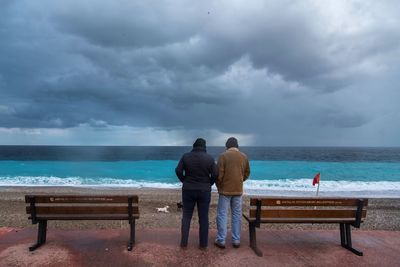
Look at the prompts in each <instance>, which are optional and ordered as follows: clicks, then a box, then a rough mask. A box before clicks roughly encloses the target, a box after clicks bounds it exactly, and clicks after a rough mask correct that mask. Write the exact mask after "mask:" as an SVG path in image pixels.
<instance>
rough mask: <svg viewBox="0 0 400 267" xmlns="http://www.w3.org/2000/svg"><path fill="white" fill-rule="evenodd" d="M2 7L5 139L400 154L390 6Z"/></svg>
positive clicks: (0, 105) (398, 49) (396, 25)
mask: <svg viewBox="0 0 400 267" xmlns="http://www.w3.org/2000/svg"><path fill="white" fill-rule="evenodd" d="M0 5H1V7H0V40H2V42H0V128H3V129H12V128H22V129H36V128H38V129H39V128H40V129H46V128H48V129H65V130H66V131H67V130H68V129H72V128H74V127H75V128H76V127H83V126H84V127H88V128H93V129H98V130H101V131H104V130H110V129H115V128H113V127H136V128H143V129H144V128H146V127H152V128H153V129H159V131H165V132H167V133H171V135H174V134H177V133H178V132H184V131H187V132H189V133H190V135H195V134H196V133H197V134H207V133H208V134H210V133H211V132H212V133H221V134H224V133H227V134H228V133H232V134H242V135H247V136H252V141H249V143H253V144H269V145H274V144H276V145H284V144H288V145H314V144H315V145H341V144H345V145H352V144H354V145H368V144H371V145H380V144H382V145H399V143H398V140H396V139H395V138H393V137H392V136H394V134H392V133H399V131H400V129H399V126H398V125H397V124H396V123H394V121H395V119H397V118H399V116H400V115H399V114H400V108H399V107H398V104H397V99H399V98H398V97H399V94H400V93H399V91H398V89H397V84H398V81H399V78H398V77H400V76H399V75H398V74H399V67H400V64H399V63H400V62H399V58H400V21H399V19H398V16H397V14H396V12H395V11H394V10H398V8H399V4H398V3H397V2H395V1H381V2H379V3H375V2H373V1H364V2H362V3H360V2H357V1H354V2H353V1H326V2H325V3H324V5H321V4H320V3H319V2H318V1H303V2H299V3H293V2H292V1H279V2H276V1H260V2H257V1H256V2H255V3H252V4H251V5H250V4H248V3H244V2H243V3H240V2H235V3H231V2H229V1H226V2H224V1H222V2H218V3H214V2H211V1H210V2H201V3H196V2H193V3H190V4H188V3H187V1H168V2H161V3H160V2H159V1H150V2H149V1H146V2H140V1H125V0H120V1H112V2H110V1H85V2H84V3H82V2H81V1H56V2H54V1H39V2H32V1H2V3H1V4H0ZM396 8H397V9H396ZM388 121H389V122H390V121H393V123H390V125H389V126H387V123H388ZM379 127H382V128H383V127H388V128H386V130H384V131H385V133H386V135H387V136H389V137H388V138H387V140H385V142H381V138H380V136H381V135H379V134H378V133H376V131H371V129H375V128H379ZM136 128H135V129H136ZM118 129H119V128H118ZM367 129H368V131H367ZM183 135H184V134H183ZM210 135H211V136H213V138H217V136H216V135H217V134H210ZM354 135H362V137H358V138H354ZM179 136H180V137H179V138H184V137H183V136H182V134H181V133H179ZM343 140H348V141H346V142H344V141H343ZM359 140H362V141H360V142H358V141H359Z"/></svg>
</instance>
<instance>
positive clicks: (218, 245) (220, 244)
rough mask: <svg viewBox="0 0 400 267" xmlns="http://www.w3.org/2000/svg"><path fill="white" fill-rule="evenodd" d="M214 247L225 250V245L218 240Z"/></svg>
mask: <svg viewBox="0 0 400 267" xmlns="http://www.w3.org/2000/svg"><path fill="white" fill-rule="evenodd" d="M214 245H216V246H217V247H219V248H222V249H224V248H225V244H224V243H221V242H219V241H218V240H215V242H214Z"/></svg>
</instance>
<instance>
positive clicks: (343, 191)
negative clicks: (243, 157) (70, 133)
mask: <svg viewBox="0 0 400 267" xmlns="http://www.w3.org/2000/svg"><path fill="white" fill-rule="evenodd" d="M1 148H2V149H1ZM246 149H247V150H246ZM18 150H19V151H18ZM38 150H39V151H38ZM41 150H42V151H41ZM78 150H79V151H78ZM100 150H101V153H100V154H101V155H99V153H95V152H99V151H100ZM189 150H190V147H169V148H168V147H151V148H146V147H130V148H129V147H119V148H118V147H112V148H110V147H108V148H104V147H102V148H99V147H85V148H82V147H74V148H71V147H41V148H38V147H9V146H8V147H0V186H3V187H4V186H85V187H139V188H140V187H156V188H179V187H180V183H179V180H178V179H177V178H176V176H175V173H174V169H175V167H176V165H177V162H178V160H179V157H180V156H181V155H182V153H184V152H186V151H189ZM242 150H243V151H244V152H246V153H247V154H248V156H249V158H250V167H251V176H250V179H249V180H248V181H246V183H245V192H246V193H248V194H286V195H291V194H300V195H313V194H315V191H316V187H313V186H312V178H313V177H314V175H315V174H316V173H317V172H320V173H321V183H320V193H321V194H322V195H354V194H357V195H367V196H376V197H385V196H386V197H400V160H399V158H400V156H399V154H400V153H399V152H400V149H389V151H388V152H387V153H385V152H384V151H383V150H384V149H380V150H379V149H375V150H376V153H375V156H374V149H372V150H371V149H359V148H358V149H353V150H349V149H345V148H341V149H338V148H325V149H322V148H279V149H277V148H243V149H242ZM274 150H275V151H274ZM49 151H50V152H49ZM209 151H210V153H211V154H212V155H213V156H214V157H215V158H217V156H218V154H219V153H220V152H222V151H223V148H211V149H209ZM288 154H290V155H288ZM74 155H75V157H74ZM277 157H278V158H277ZM74 158H75V159H76V160H74Z"/></svg>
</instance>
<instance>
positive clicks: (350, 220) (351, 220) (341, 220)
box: [248, 218, 363, 224]
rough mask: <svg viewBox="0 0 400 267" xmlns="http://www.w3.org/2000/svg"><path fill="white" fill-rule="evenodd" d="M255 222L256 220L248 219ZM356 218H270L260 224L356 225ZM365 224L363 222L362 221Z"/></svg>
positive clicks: (262, 220)
mask: <svg viewBox="0 0 400 267" xmlns="http://www.w3.org/2000/svg"><path fill="white" fill-rule="evenodd" d="M248 219H249V220H250V221H252V222H255V221H256V218H248ZM354 221H355V219H354V218H303V219H302V218H269V219H261V220H260V223H324V224H325V223H334V224H337V223H354ZM361 222H363V221H361Z"/></svg>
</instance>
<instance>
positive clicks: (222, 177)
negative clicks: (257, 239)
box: [215, 137, 250, 248]
mask: <svg viewBox="0 0 400 267" xmlns="http://www.w3.org/2000/svg"><path fill="white" fill-rule="evenodd" d="M225 146H226V151H225V152H224V153H222V154H221V155H220V156H219V158H218V169H219V175H218V178H217V181H216V185H217V188H218V193H219V199H218V208H217V229H218V233H217V238H216V240H215V245H216V246H218V247H219V248H225V239H226V233H227V217H228V216H227V214H228V209H229V207H230V208H231V213H232V245H233V247H235V248H238V247H240V229H241V220H242V194H243V182H244V181H246V180H247V178H248V177H249V175H250V165H249V160H248V159H247V156H246V155H245V154H244V153H242V152H240V151H239V145H238V141H237V139H236V138H234V137H230V138H229V139H228V140H227V141H226V144H225Z"/></svg>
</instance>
